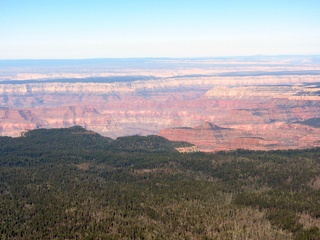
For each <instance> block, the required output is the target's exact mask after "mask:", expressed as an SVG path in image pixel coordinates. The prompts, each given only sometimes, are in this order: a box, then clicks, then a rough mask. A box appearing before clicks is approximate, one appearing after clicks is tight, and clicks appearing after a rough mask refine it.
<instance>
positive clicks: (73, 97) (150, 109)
mask: <svg viewBox="0 0 320 240" xmlns="http://www.w3.org/2000/svg"><path fill="white" fill-rule="evenodd" d="M259 59H260V60H259V61H258V60H257V59H256V58H253V59H240V60H239V59H233V58H230V59H200V60H199V59H198V60H195V59H191V60H190V59H189V60H181V59H180V60H179V59H160V60H154V61H153V60H150V59H148V60H144V61H142V60H141V59H140V60H137V61H134V60H130V61H129V60H124V61H125V63H121V62H120V63H117V62H116V61H111V60H108V61H106V62H104V61H102V62H99V61H98V62H97V63H92V62H90V64H88V63H86V64H87V65H85V63H84V62H81V61H80V63H79V62H76V63H73V65H72V64H71V63H70V62H68V64H69V65H68V64H67V65H68V67H66V66H65V65H66V63H60V64H61V66H64V67H61V66H60V65H59V66H58V67H57V66H56V67H55V68H50V64H49V65H48V66H47V65H45V67H43V66H42V65H41V64H39V63H38V62H37V64H36V65H35V66H33V67H30V66H29V67H28V66H24V65H23V64H21V63H19V64H16V65H14V64H13V63H12V64H11V65H14V66H11V65H10V66H8V64H7V63H6V64H7V65H5V66H4V67H3V68H1V69H2V70H1V71H0V135H1V136H12V137H17V136H20V135H21V134H22V133H23V132H25V131H28V130H31V129H36V128H60V127H70V126H74V125H80V126H83V127H85V128H87V129H89V130H93V131H96V132H98V133H100V134H101V135H103V136H108V137H112V138H117V137H119V136H127V135H150V134H158V135H160V136H163V137H166V138H168V139H169V140H174V141H187V142H190V143H192V144H194V145H195V146H194V147H192V148H190V151H209V152H212V151H213V152H215V151H229V150H235V149H238V148H244V149H253V150H274V149H293V148H308V147H314V146H320V137H319V136H320V134H319V133H320V128H319V127H318V125H317V123H318V121H319V119H320V111H319V109H320V79H319V76H320V71H319V70H320V63H319V62H320V61H319V60H318V58H314V57H313V58H306V57H303V58H298V57H295V58H292V57H290V58H288V57H286V58H271V59H270V58H267V59H264V61H262V60H261V57H260V58H259ZM297 59H298V60H299V59H300V60H299V61H298V60H297ZM106 63H107V64H106ZM51 64H52V63H51ZM99 64H100V65H99ZM104 64H106V65H104ZM0 65H1V63H0ZM21 65H22V66H21ZM78 65H79V66H78ZM93 66H96V68H94V67H93ZM104 66H105V67H104ZM94 69H95V70H94ZM310 123H312V124H310ZM181 151H185V150H183V149H181Z"/></svg>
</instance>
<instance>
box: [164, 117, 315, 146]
mask: <svg viewBox="0 0 320 240" xmlns="http://www.w3.org/2000/svg"><path fill="white" fill-rule="evenodd" d="M237 127H238V128H215V129H207V128H204V127H203V125H201V126H197V127H195V128H172V129H163V130H162V131H161V132H160V133H159V135H160V136H162V137H165V138H167V139H169V140H171V141H187V142H190V143H192V144H194V145H195V146H196V147H197V149H198V150H200V151H207V152H217V151H230V150H236V149H251V150H275V149H295V148H308V147H315V146H320V129H319V128H312V127H309V126H304V125H301V124H293V123H291V124H288V123H281V122H279V123H272V124H259V125H258V124H257V125H254V126H252V125H247V126H245V127H244V126H242V127H239V126H237Z"/></svg>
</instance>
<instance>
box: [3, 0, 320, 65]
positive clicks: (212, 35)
mask: <svg viewBox="0 0 320 240" xmlns="http://www.w3.org/2000/svg"><path fill="white" fill-rule="evenodd" d="M300 54H301V55H317V54H320V1H319V0H0V59H82V58H142V57H155V58H156V57H215V56H251V55H300Z"/></svg>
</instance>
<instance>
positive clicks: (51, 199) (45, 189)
mask: <svg viewBox="0 0 320 240" xmlns="http://www.w3.org/2000/svg"><path fill="white" fill-rule="evenodd" d="M179 146H188V144H187V143H172V142H170V141H168V140H166V139H164V138H162V137H158V136H147V137H142V136H131V137H123V138H118V139H116V140H112V139H109V138H105V137H102V136H100V135H98V134H96V133H94V132H91V131H87V130H85V129H83V128H81V127H77V126H76V127H72V128H68V129H51V130H47V129H41V130H33V131H30V132H27V133H25V134H24V136H22V137H19V138H10V137H1V138H0V226H1V228H0V238H1V239H206V238H207V239H236V238H237V239H246V238H247V239H319V238H320V231H319V228H320V191H319V189H320V149H319V148H313V149H307V150H289V151H270V152H263V151H246V150H238V151H237V152H229V153H225V152H220V153H216V154H206V153H200V152H197V153H189V154H181V153H179V152H177V151H176V150H175V147H179Z"/></svg>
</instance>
